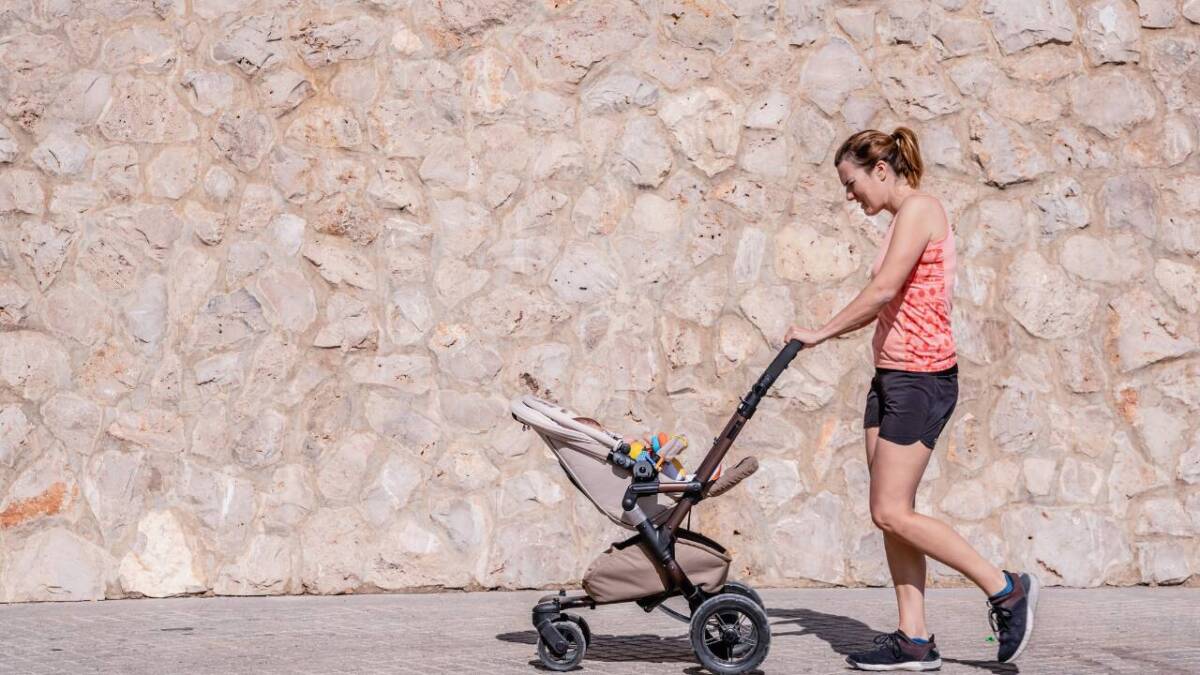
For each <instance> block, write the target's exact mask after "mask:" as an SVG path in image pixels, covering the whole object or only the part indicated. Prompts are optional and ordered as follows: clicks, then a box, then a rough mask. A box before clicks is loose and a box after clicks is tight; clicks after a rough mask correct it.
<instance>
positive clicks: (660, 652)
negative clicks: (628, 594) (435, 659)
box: [496, 630, 762, 675]
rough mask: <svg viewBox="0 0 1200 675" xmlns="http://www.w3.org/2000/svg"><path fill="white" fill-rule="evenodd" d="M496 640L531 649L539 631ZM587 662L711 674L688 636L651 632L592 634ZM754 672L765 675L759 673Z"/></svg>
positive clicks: (692, 674) (537, 663) (536, 662)
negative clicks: (680, 666)
mask: <svg viewBox="0 0 1200 675" xmlns="http://www.w3.org/2000/svg"><path fill="white" fill-rule="evenodd" d="M496 639H497V640H502V641H504V642H513V643H516V644H524V645H529V646H531V647H532V646H534V645H536V644H537V641H538V635H537V632H536V631H532V630H524V631H518V632H512V633H501V634H499V635H497V636H496ZM584 661H585V662H588V661H603V662H606V663H618V662H623V663H629V662H637V663H685V664H693V665H690V666H689V667H687V668H684V670H683V672H685V673H688V675H700V674H701V673H707V672H708V671H705V670H703V669H701V668H700V665H699V664H697V663H696V654H695V652H693V651H692V643H691V641H690V640H688V637H687V635H686V634H684V635H680V636H676V637H662V636H660V635H651V634H648V633H641V634H632V635H604V634H600V633H593V634H592V642H591V644H589V645H588V648H587V656H586V657H585V659H584ZM529 665H531V666H533V667H535V668H538V669H540V670H545V671H547V672H548V671H549V669H547V668H546V667H545V666H543V665H542V663H541V661H539V660H537V659H536V658H535V659H533V660H531V661H530V662H529ZM751 672H752V673H762V671H760V670H754V671H751Z"/></svg>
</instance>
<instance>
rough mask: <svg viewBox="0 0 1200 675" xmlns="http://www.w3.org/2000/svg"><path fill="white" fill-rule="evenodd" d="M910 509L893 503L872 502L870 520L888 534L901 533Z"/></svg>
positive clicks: (910, 512) (910, 511)
mask: <svg viewBox="0 0 1200 675" xmlns="http://www.w3.org/2000/svg"><path fill="white" fill-rule="evenodd" d="M911 514H912V509H910V508H908V507H905V506H902V505H893V504H872V505H871V522H873V523H875V527H878V528H879V529H880V530H883V531H884V532H887V533H889V534H902V533H903V530H904V525H905V523H906V522H907V521H908V517H909V515H911Z"/></svg>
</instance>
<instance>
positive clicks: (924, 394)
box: [863, 364, 958, 450]
mask: <svg viewBox="0 0 1200 675" xmlns="http://www.w3.org/2000/svg"><path fill="white" fill-rule="evenodd" d="M957 402H958V365H957V364H955V365H953V366H950V367H949V368H947V369H946V370H942V371H939V372H936V373H910V372H908V371H905V370H889V369H887V368H876V369H875V377H873V378H871V390H870V391H869V392H867V410H866V413H865V414H864V415H863V428H864V429H870V428H871V427H879V437H880V438H882V439H884V440H887V441H891V442H892V443H895V444H897V445H911V444H913V443H916V442H917V441H921V442H922V443H924V444H925V447H927V448H929V449H930V450H932V449H933V446H934V445H936V444H937V439H938V435H940V434H941V433H942V428H943V427H945V426H946V422H947V421H949V420H950V415H951V414H952V413H953V412H954V404H956V403H957Z"/></svg>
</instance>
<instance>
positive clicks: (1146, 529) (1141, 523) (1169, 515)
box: [1133, 497, 1195, 537]
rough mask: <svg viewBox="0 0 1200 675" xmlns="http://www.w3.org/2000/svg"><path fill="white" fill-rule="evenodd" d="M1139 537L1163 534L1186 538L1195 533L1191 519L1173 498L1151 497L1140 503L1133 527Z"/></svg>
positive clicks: (1181, 505) (1178, 501)
mask: <svg viewBox="0 0 1200 675" xmlns="http://www.w3.org/2000/svg"><path fill="white" fill-rule="evenodd" d="M1133 531H1134V533H1135V534H1139V535H1148V534H1164V535H1170V536H1174V537H1188V536H1191V535H1192V534H1194V533H1195V527H1194V526H1193V524H1192V520H1191V518H1189V517H1188V514H1187V512H1186V511H1184V509H1183V504H1182V503H1181V502H1180V500H1179V499H1177V498H1175V497H1152V498H1150V499H1147V500H1146V501H1145V502H1143V503H1142V506H1141V509H1139V510H1138V516H1137V520H1136V523H1135V525H1134V530H1133Z"/></svg>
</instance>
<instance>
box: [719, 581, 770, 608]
mask: <svg viewBox="0 0 1200 675" xmlns="http://www.w3.org/2000/svg"><path fill="white" fill-rule="evenodd" d="M721 592H722V593H734V594H737V595H744V596H746V597H747V598H750V599H751V600H753V601H754V604H756V605H758V606H759V607H762V608H763V609H766V608H767V606H766V605H765V604H763V599H762V596H760V595H759V594H758V591H756V590H754V589H753V588H750V587H749V586H748V585H746V584H744V583H742V582H740V581H727V582H725V587H724V588H722V589H721Z"/></svg>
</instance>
